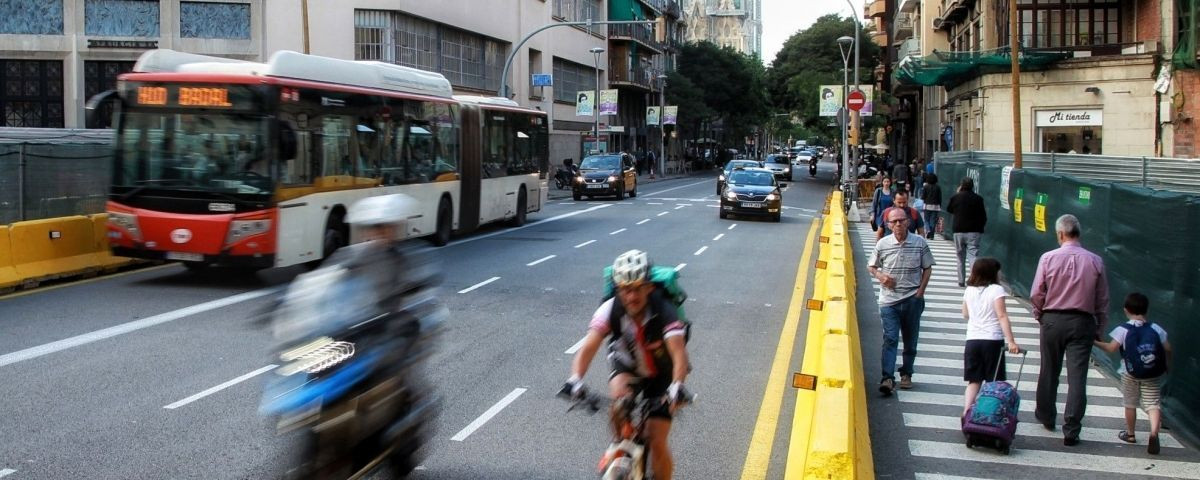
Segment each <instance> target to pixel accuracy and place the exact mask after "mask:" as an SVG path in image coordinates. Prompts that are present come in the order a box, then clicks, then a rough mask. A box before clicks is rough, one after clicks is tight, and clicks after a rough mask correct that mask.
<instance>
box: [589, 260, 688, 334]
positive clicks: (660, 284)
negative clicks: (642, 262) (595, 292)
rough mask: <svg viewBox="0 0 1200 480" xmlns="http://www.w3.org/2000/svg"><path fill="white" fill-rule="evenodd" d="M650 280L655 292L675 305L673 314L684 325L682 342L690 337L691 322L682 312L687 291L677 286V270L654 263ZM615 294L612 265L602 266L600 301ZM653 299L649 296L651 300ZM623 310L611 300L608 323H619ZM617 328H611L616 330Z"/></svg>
mask: <svg viewBox="0 0 1200 480" xmlns="http://www.w3.org/2000/svg"><path fill="white" fill-rule="evenodd" d="M650 282H651V283H653V284H654V287H655V294H656V295H660V296H661V297H662V299H663V300H666V301H668V302H670V303H671V304H672V305H674V306H675V316H676V318H678V319H679V321H680V322H682V323H683V325H684V337H683V339H684V342H687V341H688V340H691V338H692V322H690V321H688V319H687V316H686V315H685V314H684V312H683V304H684V303H685V302H687V292H684V291H683V288H682V287H680V286H679V272H678V271H676V270H675V269H674V268H671V267H660V266H656V265H651V266H650ZM614 295H616V284H614V283H613V279H612V267H604V298H602V299H600V303H604V302H606V301H608V299H610V298H613V296H614ZM653 301H654V299H653V298H651V302H653ZM624 314H625V311H624V309H623V308H620V302H613V309H612V313H611V314H609V319H608V324H609V325H620V319H621V315H624ZM617 330H618V329H613V331H617Z"/></svg>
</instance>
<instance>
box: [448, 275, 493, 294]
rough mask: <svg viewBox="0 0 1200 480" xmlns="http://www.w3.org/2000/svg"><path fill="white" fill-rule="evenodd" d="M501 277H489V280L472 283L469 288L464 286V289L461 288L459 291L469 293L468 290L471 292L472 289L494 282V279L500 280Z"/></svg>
mask: <svg viewBox="0 0 1200 480" xmlns="http://www.w3.org/2000/svg"><path fill="white" fill-rule="evenodd" d="M499 279H500V277H492V278H489V279H487V280H484V281H482V282H479V283H476V284H474V285H471V286H469V287H467V288H464V289H462V290H459V291H458V293H467V292H470V291H471V290H475V289H476V288H479V287H482V286H484V285H487V284H489V283H492V282H494V281H496V280H499Z"/></svg>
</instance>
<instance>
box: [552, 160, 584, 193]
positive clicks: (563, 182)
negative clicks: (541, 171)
mask: <svg viewBox="0 0 1200 480" xmlns="http://www.w3.org/2000/svg"><path fill="white" fill-rule="evenodd" d="M569 160H570V159H568V161H569ZM577 176H579V168H578V167H576V166H575V165H574V164H572V163H567V162H564V165H563V166H561V167H558V172H556V173H555V174H554V186H555V187H557V188H558V189H559V190H566V189H568V188H571V184H572V183H574V182H575V177H577Z"/></svg>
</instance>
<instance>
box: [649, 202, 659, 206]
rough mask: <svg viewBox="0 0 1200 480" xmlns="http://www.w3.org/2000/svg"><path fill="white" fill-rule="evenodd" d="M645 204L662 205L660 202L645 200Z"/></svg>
mask: <svg viewBox="0 0 1200 480" xmlns="http://www.w3.org/2000/svg"><path fill="white" fill-rule="evenodd" d="M646 205H662V202H646Z"/></svg>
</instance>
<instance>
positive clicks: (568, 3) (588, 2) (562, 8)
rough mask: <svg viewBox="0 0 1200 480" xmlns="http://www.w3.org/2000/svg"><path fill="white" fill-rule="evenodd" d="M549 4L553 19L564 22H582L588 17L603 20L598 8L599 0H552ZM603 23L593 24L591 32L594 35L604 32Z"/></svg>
mask: <svg viewBox="0 0 1200 480" xmlns="http://www.w3.org/2000/svg"><path fill="white" fill-rule="evenodd" d="M553 1H554V4H553V5H551V8H552V14H553V15H554V18H555V19H558V20H562V21H564V22H582V21H586V20H588V19H592V20H596V21H600V20H604V13H602V10H601V8H600V0H553ZM603 28H604V25H593V26H592V28H591V32H592V33H594V34H596V35H603V34H604V30H603Z"/></svg>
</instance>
